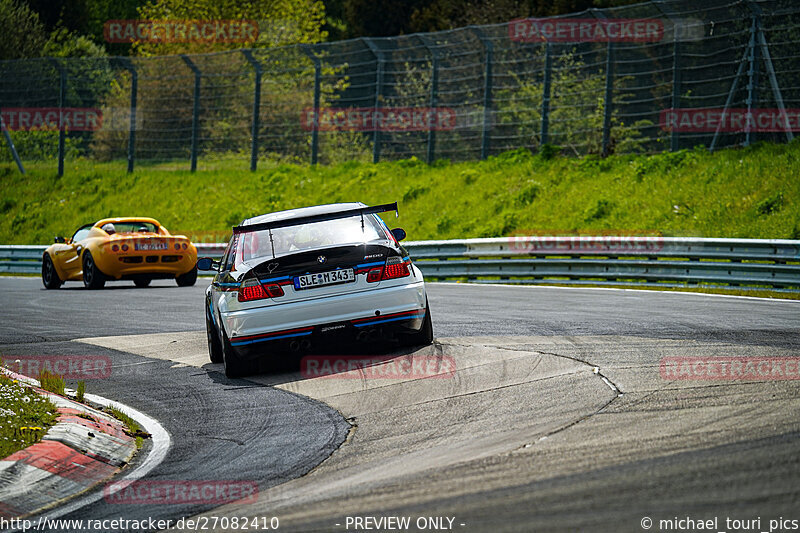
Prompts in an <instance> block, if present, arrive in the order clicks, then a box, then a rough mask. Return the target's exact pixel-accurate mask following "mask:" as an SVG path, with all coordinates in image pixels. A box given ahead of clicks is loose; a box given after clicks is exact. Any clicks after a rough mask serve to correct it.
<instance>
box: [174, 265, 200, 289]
mask: <svg viewBox="0 0 800 533" xmlns="http://www.w3.org/2000/svg"><path fill="white" fill-rule="evenodd" d="M196 281H197V267H194V268H193V269H191V270H190V271H189V272H187V273H186V274H181V275H180V276H177V277H176V278H175V282H176V283H177V284H178V287H191V286H192V285H194V284H195V282H196Z"/></svg>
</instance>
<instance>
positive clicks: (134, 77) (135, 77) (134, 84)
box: [117, 57, 139, 174]
mask: <svg viewBox="0 0 800 533" xmlns="http://www.w3.org/2000/svg"><path fill="white" fill-rule="evenodd" d="M117 61H118V62H119V64H120V65H121V66H122V68H124V69H125V70H127V71H128V72H130V74H131V105H130V125H129V130H128V174H130V173H131V172H133V163H134V159H135V157H136V94H137V92H138V87H139V74H138V72H136V67H135V66H134V65H133V62H132V61H131V60H130V59H128V58H127V57H119V58H117Z"/></svg>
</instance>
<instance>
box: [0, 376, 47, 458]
mask: <svg viewBox="0 0 800 533" xmlns="http://www.w3.org/2000/svg"><path fill="white" fill-rule="evenodd" d="M56 417H57V412H56V407H55V405H53V404H52V403H51V402H50V400H48V399H47V398H45V397H43V396H41V395H40V394H39V393H37V392H36V391H34V390H32V389H30V388H29V387H26V386H24V385H22V384H20V383H19V382H18V381H16V380H14V379H11V378H10V377H9V376H7V375H5V374H2V373H0V459H2V458H5V457H8V456H9V455H11V454H12V453H14V452H16V451H19V450H22V449H24V448H27V447H28V446H30V445H31V444H36V443H37V442H39V441H40V440H41V439H42V437H43V436H44V434H45V433H47V430H48V429H49V428H50V427H51V426H52V425H53V424H55V422H56Z"/></svg>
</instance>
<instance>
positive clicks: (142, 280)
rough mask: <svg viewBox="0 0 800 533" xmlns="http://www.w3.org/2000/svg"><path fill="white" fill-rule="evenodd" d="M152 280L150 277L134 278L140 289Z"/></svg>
mask: <svg viewBox="0 0 800 533" xmlns="http://www.w3.org/2000/svg"><path fill="white" fill-rule="evenodd" d="M151 281H153V280H151V279H150V278H136V279H135V280H133V284H134V285H136V286H137V287H139V288H140V289H143V288H145V287H147V286H148V285H150V282H151Z"/></svg>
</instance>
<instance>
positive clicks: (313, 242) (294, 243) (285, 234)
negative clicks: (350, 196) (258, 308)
mask: <svg viewBox="0 0 800 533" xmlns="http://www.w3.org/2000/svg"><path fill="white" fill-rule="evenodd" d="M269 233H270V232H269V231H268V230H262V231H255V232H253V233H242V234H240V235H237V236H235V237H234V239H235V242H234V250H235V254H236V255H235V261H234V267H235V268H238V266H239V264H241V263H242V262H243V261H250V260H252V259H259V258H261V257H264V258H272V257H273V255H274V256H275V257H277V256H281V255H286V254H291V253H294V252H302V251H304V250H314V249H317V248H327V247H330V246H339V245H344V244H356V243H362V242H370V241H376V240H386V239H389V236H388V234H387V233H386V230H385V229H384V226H383V224H381V223H379V222H378V221H377V220H376V218H375V216H374V215H369V216H365V217H364V228H363V230H362V228H361V217H360V216H355V217H349V218H341V219H338V220H328V221H325V222H314V223H313V224H304V225H302V226H289V227H286V228H275V229H273V230H272V243H270V235H269ZM272 244H274V246H275V250H274V254H273V249H272Z"/></svg>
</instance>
